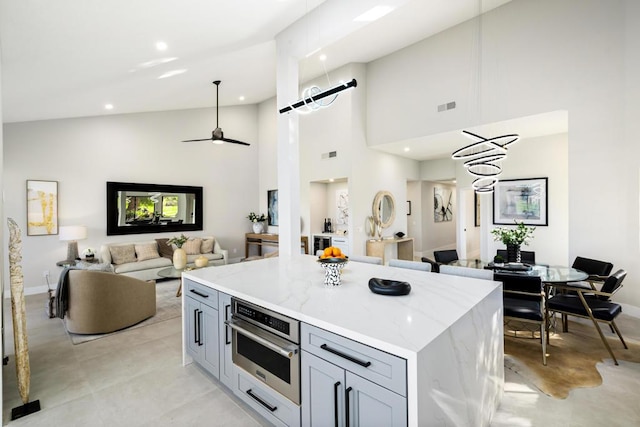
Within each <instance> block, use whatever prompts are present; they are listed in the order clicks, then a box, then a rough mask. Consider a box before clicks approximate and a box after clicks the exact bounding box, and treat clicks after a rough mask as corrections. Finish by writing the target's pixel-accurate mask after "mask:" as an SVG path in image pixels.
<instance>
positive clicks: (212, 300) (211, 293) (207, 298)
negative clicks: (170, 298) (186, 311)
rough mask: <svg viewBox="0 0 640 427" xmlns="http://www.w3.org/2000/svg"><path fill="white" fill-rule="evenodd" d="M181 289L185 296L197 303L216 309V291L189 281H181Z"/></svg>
mask: <svg viewBox="0 0 640 427" xmlns="http://www.w3.org/2000/svg"><path fill="white" fill-rule="evenodd" d="M183 280H184V283H183V286H182V287H183V288H184V292H185V295H188V296H190V297H191V298H193V299H195V300H196V301H199V302H201V303H203V304H207V305H208V306H210V307H212V308H214V309H216V310H217V309H218V291H215V290H213V289H211V288H208V287H206V286H204V285H201V284H200V283H196V282H194V281H192V280H189V279H183Z"/></svg>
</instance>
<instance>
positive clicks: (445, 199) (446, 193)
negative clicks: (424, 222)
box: [433, 187, 453, 222]
mask: <svg viewBox="0 0 640 427" xmlns="http://www.w3.org/2000/svg"><path fill="white" fill-rule="evenodd" d="M452 196H453V193H452V192H451V189H449V188H444V187H435V188H434V189H433V220H434V221H435V222H444V221H451V220H452V219H453V200H452Z"/></svg>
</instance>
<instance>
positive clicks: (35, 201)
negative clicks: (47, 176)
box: [27, 179, 58, 236]
mask: <svg viewBox="0 0 640 427" xmlns="http://www.w3.org/2000/svg"><path fill="white" fill-rule="evenodd" d="M54 234H58V181H36V180H32V179H28V180H27V236H48V235H54Z"/></svg>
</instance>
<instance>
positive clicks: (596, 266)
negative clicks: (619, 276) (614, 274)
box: [570, 256, 613, 289]
mask: <svg viewBox="0 0 640 427" xmlns="http://www.w3.org/2000/svg"><path fill="white" fill-rule="evenodd" d="M571 267H572V268H575V269H577V270H582V271H584V272H585V273H587V274H588V275H589V277H588V278H587V279H586V280H584V281H581V282H571V283H570V285H571V286H575V287H581V288H585V289H596V284H602V283H604V281H605V280H607V277H609V274H611V270H613V264H611V263H610V262H606V261H599V260H597V259H591V258H584V257H580V256H577V257H576V259H575V260H574V261H573V264H572V265H571Z"/></svg>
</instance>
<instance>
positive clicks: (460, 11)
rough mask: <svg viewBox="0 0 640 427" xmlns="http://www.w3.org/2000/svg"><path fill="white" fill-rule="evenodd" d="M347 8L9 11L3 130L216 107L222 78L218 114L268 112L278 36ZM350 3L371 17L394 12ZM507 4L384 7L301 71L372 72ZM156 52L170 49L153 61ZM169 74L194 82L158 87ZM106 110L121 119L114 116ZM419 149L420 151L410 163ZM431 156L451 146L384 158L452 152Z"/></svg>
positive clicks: (127, 4)
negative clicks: (234, 109) (313, 14)
mask: <svg viewBox="0 0 640 427" xmlns="http://www.w3.org/2000/svg"><path fill="white" fill-rule="evenodd" d="M342 1H345V0H233V1H231V0H227V1H223V0H188V1H183V2H177V1H174V0H135V1H130V0H109V1H104V0H56V1H45V0H2V1H0V48H1V54H2V56H1V60H2V69H1V71H2V73H1V74H2V115H3V122H5V123H11V122H21V121H33V120H46V119H55V118H70V117H83V116H97V115H105V114H122V113H134V112H144V111H163V110H177V109H188V108H202V107H211V106H213V105H214V104H215V87H214V86H213V85H212V84H211V81H212V80H217V79H219V80H222V84H221V86H220V105H222V106H226V105H237V104H242V103H246V104H253V103H258V102H262V101H264V100H266V99H269V98H271V97H273V96H275V93H276V83H275V82H276V47H275V41H274V38H275V36H276V35H277V34H278V33H280V32H282V31H283V30H285V29H287V27H289V26H290V25H291V24H293V23H294V22H296V21H298V20H300V19H304V17H305V15H306V14H307V13H308V12H310V11H313V10H314V9H315V8H316V7H318V8H319V9H322V8H323V6H326V5H331V4H333V5H336V2H337V4H340V2H342ZM348 1H349V2H350V3H349V6H350V7H351V6H353V5H354V4H362V7H363V8H364V9H363V10H362V11H365V10H368V9H369V8H370V7H371V5H372V4H382V5H384V4H385V1H384V0H380V1H378V0H348ZM508 1H510V0H387V2H386V4H389V3H394V4H396V5H398V7H397V9H396V10H394V11H393V12H391V13H389V14H388V15H386V16H385V17H383V18H381V19H379V20H377V21H375V22H373V23H370V24H367V25H365V26H364V27H361V28H360V29H358V30H357V31H355V32H352V33H351V34H349V35H348V36H346V37H345V38H341V39H340V40H339V41H337V42H334V43H332V44H330V45H326V46H324V48H323V49H322V51H321V52H319V53H318V55H319V54H320V53H324V54H326V55H327V60H326V62H325V63H321V62H320V61H319V60H318V56H317V55H314V56H312V57H309V58H307V59H306V60H304V61H302V62H301V64H300V77H301V80H308V79H311V78H314V77H317V76H318V75H321V74H322V73H324V72H325V69H326V70H327V71H330V70H332V69H335V68H338V67H340V66H342V65H344V64H347V63H350V62H363V63H367V62H370V61H372V60H375V59H377V58H380V57H382V56H385V55H387V54H389V53H391V52H394V51H396V50H398V49H401V48H403V47H406V46H408V45H410V44H413V43H415V42H417V41H419V40H422V39H424V38H426V37H429V36H431V35H433V34H435V33H438V32H440V31H442V30H444V29H446V28H449V27H451V26H454V25H457V24H459V23H461V22H464V21H466V20H468V19H471V18H473V17H474V16H476V15H477V14H478V13H479V11H480V10H482V11H487V10H490V9H493V8H495V7H498V6H500V5H502V4H504V3H507V2H508ZM349 10H350V11H353V10H354V9H353V7H351V8H350V9H349ZM358 13H360V12H358ZM355 16H357V15H355ZM355 16H354V17H355ZM303 22H304V21H303ZM309 26H310V27H311V26H312V23H309ZM325 30H327V31H328V30H330V29H322V31H325ZM158 41H164V42H165V43H166V44H167V45H168V48H167V49H166V50H165V51H163V52H160V51H158V50H156V47H155V44H156V42H158ZM163 58H175V59H174V60H172V61H169V62H165V63H159V62H160V61H159V60H162V59H163ZM154 61H155V63H154ZM172 70H186V71H185V72H184V73H182V74H179V75H176V76H173V77H170V78H164V79H158V77H159V76H160V75H162V74H164V73H166V72H168V71H172ZM241 95H242V96H244V97H245V100H244V101H240V100H239V99H238V98H239V96H241ZM107 103H111V104H113V105H114V109H113V110H111V111H106V110H105V109H104V105H105V104H107ZM434 138H435V139H434ZM438 138H440V139H441V140H442V139H443V137H441V136H440V137H438V136H436V137H432V139H433V140H434V141H435V140H436V139H438ZM444 139H447V138H444ZM411 143H412V144H413V145H414V146H415V147H416V149H415V151H414V150H412V151H411V152H409V153H405V152H404V151H403V149H404V147H405V146H406V145H407V144H411ZM428 145H432V146H434V147H439V146H440V145H442V143H439V144H435V145H434V144H424V141H423V140H422V139H420V141H418V140H416V141H413V142H412V141H401V142H398V143H393V144H386V145H385V147H376V148H380V149H384V150H385V151H389V152H394V153H395V154H399V155H404V156H405V157H411V158H416V159H423V158H429V157H433V154H434V153H436V154H437V152H438V150H439V151H443V149H442V148H439V149H435V148H434V149H433V152H432V153H431V154H429V153H427V152H426V151H425V149H424V147H426V146H428ZM398 147H401V148H398ZM418 147H422V148H423V149H422V151H420V150H419V149H418ZM444 151H448V149H447V150H444ZM440 154H441V153H440Z"/></svg>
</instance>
